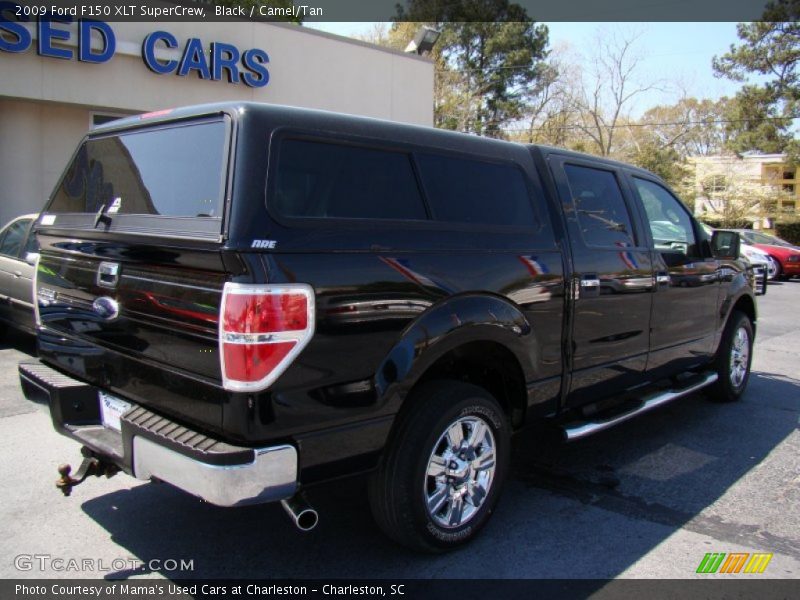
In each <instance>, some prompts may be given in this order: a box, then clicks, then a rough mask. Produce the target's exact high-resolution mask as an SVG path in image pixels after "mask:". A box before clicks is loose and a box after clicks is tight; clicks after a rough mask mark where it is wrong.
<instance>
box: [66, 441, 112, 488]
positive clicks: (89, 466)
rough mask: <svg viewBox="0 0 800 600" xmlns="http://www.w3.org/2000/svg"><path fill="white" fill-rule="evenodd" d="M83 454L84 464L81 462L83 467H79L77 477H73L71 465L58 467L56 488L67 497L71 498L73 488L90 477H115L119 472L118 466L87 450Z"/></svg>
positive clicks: (83, 450)
mask: <svg viewBox="0 0 800 600" xmlns="http://www.w3.org/2000/svg"><path fill="white" fill-rule="evenodd" d="M81 452H82V454H83V462H81V466H80V467H78V471H77V472H76V473H75V477H72V476H71V473H72V467H71V466H70V465H59V466H58V474H59V475H60V477H59V478H58V479H57V480H56V487H57V488H58V489H59V490H61V493H62V494H64V495H65V496H69V495H70V494H71V493H72V488H74V487H75V486H76V485H79V484H81V483H83V482H84V481H85V480H86V478H87V477H89V476H90V475H94V476H95V477H100V476H102V475H105V476H106V477H113V476H114V475H116V474H117V473H118V472H119V467H118V466H117V465H115V464H113V463H108V462H105V461H102V460H100V459H99V458H97V457H96V456H92V454H91V453H90V452H89V451H88V450H86V449H85V448H84V449H82V450H81Z"/></svg>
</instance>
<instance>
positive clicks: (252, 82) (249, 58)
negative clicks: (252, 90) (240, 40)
mask: <svg viewBox="0 0 800 600" xmlns="http://www.w3.org/2000/svg"><path fill="white" fill-rule="evenodd" d="M242 62H243V63H244V66H245V67H247V68H248V69H250V71H252V73H243V74H242V79H243V80H244V83H245V85H249V86H250V87H264V86H265V85H267V84H268V83H269V71H268V70H267V67H266V66H265V64H266V63H268V62H269V55H267V53H266V52H264V51H263V50H259V49H258V48H252V49H250V50H248V51H247V52H245V53H244V57H243V59H242Z"/></svg>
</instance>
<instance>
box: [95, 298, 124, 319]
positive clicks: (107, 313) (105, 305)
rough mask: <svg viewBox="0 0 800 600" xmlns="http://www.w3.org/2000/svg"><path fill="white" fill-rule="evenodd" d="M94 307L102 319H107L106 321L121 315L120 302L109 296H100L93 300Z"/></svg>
mask: <svg viewBox="0 0 800 600" xmlns="http://www.w3.org/2000/svg"><path fill="white" fill-rule="evenodd" d="M92 308H93V309H94V312H96V313H97V315H98V316H99V317H100V318H101V319H105V320H106V321H112V320H114V319H116V318H117V317H118V316H119V304H118V303H117V301H116V300H114V299H113V298H109V297H108V296H100V297H99V298H97V299H96V300H95V301H94V302H92Z"/></svg>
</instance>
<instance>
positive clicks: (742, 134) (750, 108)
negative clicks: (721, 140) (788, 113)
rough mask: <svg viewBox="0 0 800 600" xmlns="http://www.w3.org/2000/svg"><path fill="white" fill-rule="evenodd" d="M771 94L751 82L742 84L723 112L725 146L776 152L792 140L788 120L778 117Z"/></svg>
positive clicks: (778, 111) (730, 148) (744, 150)
mask: <svg viewBox="0 0 800 600" xmlns="http://www.w3.org/2000/svg"><path fill="white" fill-rule="evenodd" d="M780 111H781V109H780V107H779V106H778V105H777V104H775V102H774V101H773V97H772V94H771V93H770V92H769V91H768V90H765V89H764V88H760V87H757V86H753V85H746V86H744V87H743V88H742V89H741V90H739V92H738V93H737V94H736V96H735V97H734V98H733V100H732V101H731V102H729V103H728V105H727V107H726V111H725V119H726V121H727V122H726V124H725V130H726V133H727V143H726V147H727V149H728V150H730V151H731V152H736V153H737V154H740V153H742V152H747V151H748V150H758V151H760V152H766V153H780V152H783V151H784V150H786V148H787V147H788V145H789V144H790V142H791V141H792V139H793V136H792V134H791V133H790V132H789V131H787V130H788V128H789V127H790V126H791V120H790V119H788V118H782V117H781V114H780Z"/></svg>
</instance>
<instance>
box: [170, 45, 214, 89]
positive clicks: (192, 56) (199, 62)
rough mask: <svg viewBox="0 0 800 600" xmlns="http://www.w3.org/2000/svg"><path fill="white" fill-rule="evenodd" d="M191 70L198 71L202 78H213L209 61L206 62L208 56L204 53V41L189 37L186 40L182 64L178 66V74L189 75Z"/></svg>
mask: <svg viewBox="0 0 800 600" xmlns="http://www.w3.org/2000/svg"><path fill="white" fill-rule="evenodd" d="M189 71H197V72H198V73H199V74H200V78H201V79H211V73H209V72H208V63H206V56H205V54H204V53H203V42H201V41H200V40H199V39H198V38H189V41H188V42H186V48H185V49H184V50H183V57H182V58H181V65H180V67H178V75H180V76H181V77H183V76H184V75H188V74H189Z"/></svg>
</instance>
